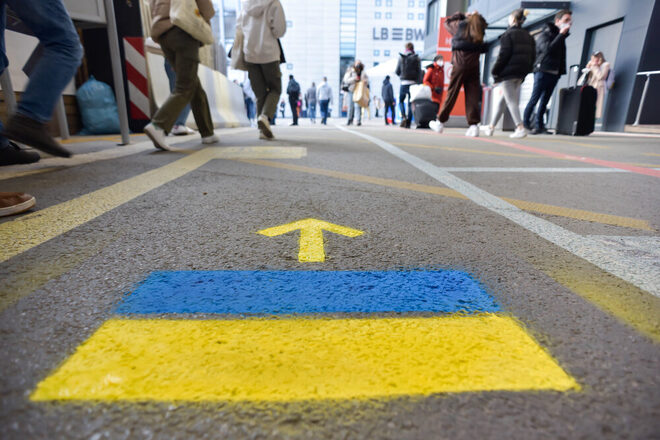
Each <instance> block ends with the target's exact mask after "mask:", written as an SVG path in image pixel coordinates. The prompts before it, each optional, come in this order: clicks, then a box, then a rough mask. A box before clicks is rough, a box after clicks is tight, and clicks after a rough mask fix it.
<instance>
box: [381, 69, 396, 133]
mask: <svg viewBox="0 0 660 440" xmlns="http://www.w3.org/2000/svg"><path fill="white" fill-rule="evenodd" d="M380 94H381V96H382V97H383V104H385V110H384V111H383V113H384V114H385V125H389V122H387V112H388V111H391V112H392V124H396V111H395V110H394V106H395V104H396V102H395V101H394V90H393V89H392V83H390V76H389V75H387V76H386V77H385V79H384V80H383V88H382V89H381V92H380Z"/></svg>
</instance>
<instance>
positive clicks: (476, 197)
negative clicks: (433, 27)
mask: <svg viewBox="0 0 660 440" xmlns="http://www.w3.org/2000/svg"><path fill="white" fill-rule="evenodd" d="M337 128H338V129H340V130H342V131H345V132H348V133H353V134H354V135H355V136H359V137H362V138H363V139H367V140H370V141H371V142H373V143H374V144H376V145H378V146H380V147H381V148H382V149H383V150H385V151H387V152H388V153H390V154H392V155H394V156H396V157H398V158H399V159H401V160H403V161H405V162H406V163H408V164H410V165H412V166H413V167H415V168H417V169H418V170H420V171H422V172H424V173H425V174H427V175H428V176H430V177H432V178H434V179H435V180H437V181H439V182H440V183H442V184H444V185H446V186H448V187H449V188H452V189H454V190H456V191H458V192H459V193H461V194H463V195H465V196H466V197H467V198H469V199H470V200H471V201H473V202H474V203H476V204H477V205H479V206H483V207H484V208H486V209H489V210H490V211H493V212H495V213H497V214H499V215H501V216H503V217H505V218H506V219H508V220H510V221H512V222H514V223H515V224H517V225H519V226H522V227H523V228H525V229H527V230H528V231H530V232H533V233H535V234H537V235H538V236H540V237H542V238H544V239H546V240H548V241H549V242H551V243H553V244H555V245H557V246H559V247H561V248H563V249H565V250H567V251H569V252H571V253H573V254H575V255H577V256H579V257H581V258H583V259H585V260H587V261H589V262H590V263H592V264H594V265H596V266H598V267H600V268H601V269H603V270H605V271H606V272H609V273H611V274H613V275H616V276H617V277H619V278H621V279H622V280H625V281H627V282H629V283H631V284H633V285H635V286H637V287H639V288H640V289H642V290H645V291H647V292H649V293H650V294H652V295H655V296H657V297H660V270H658V268H655V267H649V266H648V265H638V264H635V263H637V262H636V261H635V260H631V259H630V258H628V257H627V256H626V255H625V254H624V253H622V252H620V251H618V250H617V249H613V248H611V247H608V246H606V245H603V244H602V243H600V242H598V241H596V240H593V239H590V238H588V237H584V236H581V235H579V234H576V233H574V232H571V231H569V230H567V229H564V228H562V227H561V226H558V225H556V224H554V223H552V222H549V221H547V220H543V219H541V218H538V217H535V216H533V215H531V214H527V213H526V212H524V211H522V210H520V209H519V208H516V207H515V206H514V205H512V204H511V203H508V202H506V201H504V200H502V199H500V198H498V197H496V196H494V195H492V194H490V193H488V192H486V191H484V190H482V189H481V188H478V187H477V186H475V185H472V184H471V183H468V182H466V181H464V180H462V179H459V178H458V177H456V176H454V175H453V174H450V173H448V172H446V171H443V170H441V169H440V168H438V167H436V166H435V165H433V164H432V163H430V162H427V161H425V160H423V159H420V158H418V157H417V156H414V155H412V154H410V153H407V152H405V151H403V150H401V149H400V148H397V147H395V146H394V145H392V144H390V143H387V142H385V141H383V140H381V139H378V138H375V137H373V136H369V135H367V134H364V133H361V132H357V131H352V130H348V129H346V128H344V127H341V126H337ZM513 145H516V144H513Z"/></svg>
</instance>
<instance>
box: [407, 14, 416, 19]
mask: <svg viewBox="0 0 660 440" xmlns="http://www.w3.org/2000/svg"><path fill="white" fill-rule="evenodd" d="M414 19H415V14H413V13H412V12H409V13H408V20H414Z"/></svg>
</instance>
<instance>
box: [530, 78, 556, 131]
mask: <svg viewBox="0 0 660 440" xmlns="http://www.w3.org/2000/svg"><path fill="white" fill-rule="evenodd" d="M544 76H545V78H544V80H543V83H542V90H541V97H540V98H539V107H538V110H537V112H536V130H535V131H533V132H532V133H533V134H543V133H545V132H546V129H545V123H544V122H543V118H544V117H545V111H546V110H547V108H548V102H549V101H550V98H551V97H552V92H554V90H555V86H556V85H557V81H559V75H553V74H546V75H544Z"/></svg>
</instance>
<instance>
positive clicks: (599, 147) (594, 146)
mask: <svg viewBox="0 0 660 440" xmlns="http://www.w3.org/2000/svg"><path fill="white" fill-rule="evenodd" d="M518 141H520V139H519V140H518ZM525 141H542V142H555V143H561V144H566V145H577V146H579V147H586V148H593V149H596V150H610V149H611V148H612V147H608V146H606V145H598V144H588V143H586V142H575V141H565V140H562V139H535V138H529V137H528V138H527V139H525Z"/></svg>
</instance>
